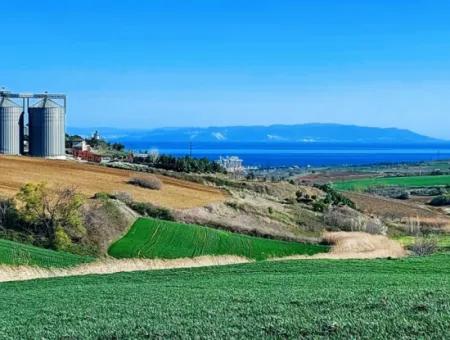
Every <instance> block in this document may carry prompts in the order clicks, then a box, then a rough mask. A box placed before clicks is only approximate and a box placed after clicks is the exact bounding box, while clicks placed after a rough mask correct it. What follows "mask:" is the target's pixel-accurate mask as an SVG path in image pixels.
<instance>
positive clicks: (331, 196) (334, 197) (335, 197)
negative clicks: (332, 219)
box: [314, 184, 356, 209]
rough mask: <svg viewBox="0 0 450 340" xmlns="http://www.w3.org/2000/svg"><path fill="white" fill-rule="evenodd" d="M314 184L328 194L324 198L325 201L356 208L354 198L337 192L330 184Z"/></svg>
mask: <svg viewBox="0 0 450 340" xmlns="http://www.w3.org/2000/svg"><path fill="white" fill-rule="evenodd" d="M314 186H315V187H316V188H318V189H320V190H322V191H324V192H325V193H326V194H327V195H326V196H325V198H324V200H323V201H324V203H326V204H332V205H346V206H349V207H350V208H353V209H356V205H355V203H354V202H353V201H352V200H350V199H348V198H347V197H345V196H344V195H342V194H341V193H339V192H337V191H336V190H334V189H333V188H332V187H331V186H329V185H328V184H323V185H321V184H315V185H314Z"/></svg>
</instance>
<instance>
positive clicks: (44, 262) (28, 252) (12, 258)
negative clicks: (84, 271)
mask: <svg viewBox="0 0 450 340" xmlns="http://www.w3.org/2000/svg"><path fill="white" fill-rule="evenodd" d="M93 260H94V258H93V257H89V256H79V255H75V254H71V253H66V252H60V251H54V250H50V249H44V248H38V247H34V246H31V245H27V244H21V243H17V242H13V241H7V240H0V264H7V265H27V266H39V267H45V268H51V267H58V268H62V267H70V266H75V265H78V264H82V263H87V262H91V261H93Z"/></svg>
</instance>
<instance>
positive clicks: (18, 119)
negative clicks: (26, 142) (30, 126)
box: [0, 96, 23, 155]
mask: <svg viewBox="0 0 450 340" xmlns="http://www.w3.org/2000/svg"><path fill="white" fill-rule="evenodd" d="M22 147H23V109H22V106H19V105H17V104H16V103H15V102H13V101H12V100H10V99H8V98H7V97H6V96H0V154H6V155H20V153H21V151H22Z"/></svg>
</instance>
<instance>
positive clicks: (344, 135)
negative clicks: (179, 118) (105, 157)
mask: <svg viewBox="0 0 450 340" xmlns="http://www.w3.org/2000/svg"><path fill="white" fill-rule="evenodd" d="M94 130H98V131H99V132H100V134H101V135H102V136H103V137H104V138H106V139H108V140H110V141H117V142H186V141H196V142H242V143H248V142H290V143H295V142H310V143H314V142H316V143H394V144H395V143H433V142H434V143H436V142H446V141H444V140H440V139H436V138H432V137H428V136H424V135H421V134H418V133H415V132H413V131H410V130H407V129H399V128H378V127H365V126H356V125H343V124H322V123H311V124H296V125H282V124H277V125H269V126H262V125H255V126H224V127H205V128H201V127H200V128H196V127H169V128H156V129H120V128H109V127H99V128H91V127H90V128H75V127H72V128H71V127H69V128H68V131H69V133H71V134H78V135H82V136H89V135H91V134H92V133H93V131H94Z"/></svg>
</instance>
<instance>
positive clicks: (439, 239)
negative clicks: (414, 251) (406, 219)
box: [394, 235, 450, 250]
mask: <svg viewBox="0 0 450 340" xmlns="http://www.w3.org/2000/svg"><path fill="white" fill-rule="evenodd" d="M435 238H436V245H437V247H438V248H439V249H441V250H450V235H436V236H435ZM394 239H395V240H397V241H398V242H400V243H401V244H402V245H403V246H406V247H407V246H410V245H412V244H413V243H414V242H415V240H416V237H415V236H398V237H395V238H394Z"/></svg>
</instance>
